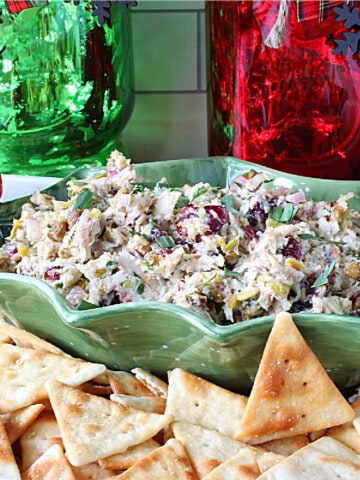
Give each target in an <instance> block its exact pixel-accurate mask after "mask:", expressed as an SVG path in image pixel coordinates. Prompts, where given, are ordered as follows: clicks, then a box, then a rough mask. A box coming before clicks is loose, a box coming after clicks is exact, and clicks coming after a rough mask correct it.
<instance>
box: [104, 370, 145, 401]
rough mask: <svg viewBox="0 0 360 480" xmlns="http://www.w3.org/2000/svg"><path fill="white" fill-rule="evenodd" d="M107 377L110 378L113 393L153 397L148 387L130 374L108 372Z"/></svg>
mask: <svg viewBox="0 0 360 480" xmlns="http://www.w3.org/2000/svg"><path fill="white" fill-rule="evenodd" d="M106 376H107V377H108V381H109V384H110V386H111V388H112V391H113V393H123V394H124V395H135V396H150V397H151V396H153V394H152V392H151V391H150V390H149V389H148V388H147V386H146V385H144V383H143V382H141V381H140V380H138V379H137V378H136V377H135V375H133V374H132V373H130V372H125V371H114V370H107V371H106Z"/></svg>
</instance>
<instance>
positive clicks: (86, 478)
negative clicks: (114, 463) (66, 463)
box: [71, 462, 120, 480]
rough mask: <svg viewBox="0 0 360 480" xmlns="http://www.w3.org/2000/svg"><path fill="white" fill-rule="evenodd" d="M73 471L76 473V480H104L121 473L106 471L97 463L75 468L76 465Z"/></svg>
mask: <svg viewBox="0 0 360 480" xmlns="http://www.w3.org/2000/svg"><path fill="white" fill-rule="evenodd" d="M71 469H72V471H73V472H74V475H75V478H76V480H103V479H108V478H109V476H110V475H111V476H115V475H118V474H119V473H120V472H119V470H109V469H106V470H105V469H104V468H102V467H101V466H100V465H99V464H98V463H96V462H92V463H87V464H86V465H81V466H80V467H74V465H72V466H71ZM110 478H112V477H110Z"/></svg>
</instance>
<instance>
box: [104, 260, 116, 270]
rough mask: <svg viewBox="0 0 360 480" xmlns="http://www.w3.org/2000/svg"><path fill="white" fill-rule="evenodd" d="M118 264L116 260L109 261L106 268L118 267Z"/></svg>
mask: <svg viewBox="0 0 360 480" xmlns="http://www.w3.org/2000/svg"><path fill="white" fill-rule="evenodd" d="M117 264H118V263H117V262H114V260H109V261H108V262H107V263H106V267H107V268H111V267H116V265H117Z"/></svg>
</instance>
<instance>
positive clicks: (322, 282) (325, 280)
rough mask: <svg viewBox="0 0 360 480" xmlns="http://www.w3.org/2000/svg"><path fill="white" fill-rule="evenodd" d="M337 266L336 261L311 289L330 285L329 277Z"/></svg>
mask: <svg viewBox="0 0 360 480" xmlns="http://www.w3.org/2000/svg"><path fill="white" fill-rule="evenodd" d="M335 265H336V262H335V260H334V261H333V262H332V263H331V264H330V265H329V266H328V267H327V269H326V270H324V271H323V272H322V273H321V274H320V275H319V276H318V278H317V279H316V280H315V282H314V283H313V284H312V285H311V288H316V287H321V286H322V285H327V284H328V283H329V275H330V274H331V273H332V271H333V270H334V267H335Z"/></svg>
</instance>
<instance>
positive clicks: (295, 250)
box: [281, 237, 302, 260]
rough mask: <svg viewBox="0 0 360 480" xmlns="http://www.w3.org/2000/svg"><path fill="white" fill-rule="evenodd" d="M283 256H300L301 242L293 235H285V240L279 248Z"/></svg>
mask: <svg viewBox="0 0 360 480" xmlns="http://www.w3.org/2000/svg"><path fill="white" fill-rule="evenodd" d="M281 253H282V254H283V255H284V257H293V258H296V259H297V260H300V259H301V257H302V250H301V244H300V242H299V241H298V240H296V238H294V237H287V242H286V244H285V245H284V246H283V248H282V249H281Z"/></svg>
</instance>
